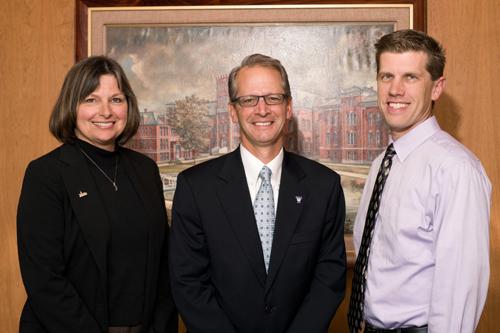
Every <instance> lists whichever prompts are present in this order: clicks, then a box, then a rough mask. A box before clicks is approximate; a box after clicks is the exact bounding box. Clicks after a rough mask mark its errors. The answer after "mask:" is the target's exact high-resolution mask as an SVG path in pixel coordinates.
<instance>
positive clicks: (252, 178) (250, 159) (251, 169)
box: [240, 145, 284, 186]
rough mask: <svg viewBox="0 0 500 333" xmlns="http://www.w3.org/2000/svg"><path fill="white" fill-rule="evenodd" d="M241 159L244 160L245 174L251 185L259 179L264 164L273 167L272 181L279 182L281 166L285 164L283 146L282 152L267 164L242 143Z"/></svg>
mask: <svg viewBox="0 0 500 333" xmlns="http://www.w3.org/2000/svg"><path fill="white" fill-rule="evenodd" d="M240 154H241V161H242V162H243V168H244V169H245V174H246V176H247V180H248V182H249V184H250V185H252V186H254V185H255V184H257V181H258V180H259V173H260V170H261V169H262V167H263V166H264V165H267V167H268V168H269V169H271V171H272V174H271V182H272V183H275V184H276V183H279V177H280V175H281V166H282V165H283V156H284V152H283V147H281V150H280V152H279V153H278V155H276V157H274V158H273V159H272V161H270V162H269V163H267V164H264V163H262V162H261V160H259V159H258V158H257V157H255V156H254V155H252V153H251V152H249V151H248V150H247V149H246V148H245V147H243V145H240Z"/></svg>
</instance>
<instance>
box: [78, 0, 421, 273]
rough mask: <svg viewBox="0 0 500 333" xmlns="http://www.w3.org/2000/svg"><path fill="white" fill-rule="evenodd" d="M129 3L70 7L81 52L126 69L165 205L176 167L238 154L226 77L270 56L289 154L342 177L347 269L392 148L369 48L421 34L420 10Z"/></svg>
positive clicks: (140, 137)
mask: <svg viewBox="0 0 500 333" xmlns="http://www.w3.org/2000/svg"><path fill="white" fill-rule="evenodd" d="M130 2H131V1H99V3H98V4H97V1H84V0H79V1H77V26H76V35H77V40H76V56H77V60H79V59H81V58H84V57H87V56H90V55H98V54H105V55H107V56H110V57H112V58H114V59H116V60H117V61H118V62H119V63H120V64H121V65H122V66H123V68H124V69H125V71H126V73H127V76H128V78H129V80H130V82H131V84H132V87H133V89H134V91H135V93H136V95H137V97H138V100H139V107H140V111H141V126H140V128H139V131H138V134H137V135H136V136H135V137H134V138H133V139H132V140H131V142H130V143H128V146H129V147H130V148H132V149H135V150H138V151H140V152H142V153H143V154H146V155H148V156H149V157H151V158H152V159H154V160H155V161H156V162H157V163H158V165H159V168H160V173H161V176H162V180H163V185H164V193H165V200H166V202H167V207H168V208H170V207H171V200H172V197H173V193H174V190H175V185H176V176H177V174H178V173H179V172H180V171H182V170H184V169H186V168H188V167H190V166H192V165H194V164H196V163H200V162H202V161H205V160H208V159H211V158H215V157H217V156H220V155H222V154H225V153H227V152H229V151H231V150H233V149H235V148H236V147H237V146H238V144H239V128H238V125H237V124H234V123H232V122H231V120H230V117H229V112H228V107H227V104H228V101H229V97H228V91H227V79H228V74H229V72H230V71H231V69H232V68H233V67H235V66H237V65H238V64H239V63H240V62H241V60H242V59H243V58H244V57H245V56H247V55H250V54H253V53H262V54H266V55H269V56H272V57H274V58H277V59H279V60H280V61H281V62H282V63H283V65H284V66H285V68H286V69H287V71H288V75H289V80H290V85H291V88H292V98H293V114H294V117H293V120H292V121H290V122H289V124H288V128H287V129H288V130H287V138H286V148H287V149H288V150H290V151H294V152H297V153H299V154H301V155H304V156H306V157H309V158H311V159H315V160H318V161H319V162H321V163H323V164H325V165H326V166H328V167H330V168H331V169H333V170H335V171H336V172H337V173H339V174H340V175H341V178H342V186H343V189H344V192H345V196H346V206H347V216H346V223H345V231H346V235H345V238H346V246H347V250H348V261H349V263H350V264H352V262H353V260H354V253H353V251H352V226H353V222H354V219H355V215H356V211H357V207H358V204H359V200H360V197H361V193H362V190H363V186H364V183H365V179H366V177H367V174H368V170H369V166H370V163H371V161H372V160H373V159H374V158H375V157H376V156H377V155H378V154H380V153H381V152H382V151H383V150H384V148H385V147H386V145H387V142H388V132H387V128H386V126H385V124H384V122H383V119H382V116H381V114H380V112H379V110H378V106H377V102H376V91H375V88H376V81H375V72H376V62H375V52H374V47H373V44H374V43H375V42H376V40H377V39H378V38H380V37H381V36H382V35H384V34H386V33H388V32H392V31H394V30H398V29H405V28H415V29H419V30H425V29H424V28H425V16H424V5H425V2H424V1H423V0H421V1H393V2H386V1H350V2H348V1H329V2H328V3H326V2H325V3H323V4H314V5H312V4H289V3H287V4H275V2H273V4H272V5H254V4H253V5H248V4H244V3H240V2H237V4H234V3H236V2H233V4H229V2H228V4H225V2H224V1H223V2H224V3H223V4H222V5H217V6H212V5H209V4H210V2H207V5H196V6H172V2H171V1H133V3H134V5H129V3H130ZM167 2H168V3H169V5H168V6H167V5H164V4H165V3H167ZM197 3H198V4H199V2H197ZM218 3H220V2H218ZM253 3H255V2H253ZM183 4H185V2H183Z"/></svg>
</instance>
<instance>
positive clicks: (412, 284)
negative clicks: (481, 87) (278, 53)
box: [354, 30, 491, 333]
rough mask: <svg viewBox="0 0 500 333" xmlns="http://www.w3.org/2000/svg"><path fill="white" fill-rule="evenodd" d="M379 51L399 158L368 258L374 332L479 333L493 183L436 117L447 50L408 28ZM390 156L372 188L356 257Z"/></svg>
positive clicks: (357, 229) (368, 325)
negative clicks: (368, 211)
mask: <svg viewBox="0 0 500 333" xmlns="http://www.w3.org/2000/svg"><path fill="white" fill-rule="evenodd" d="M375 48H376V51H377V53H376V60H377V86H378V104H379V107H380V110H381V111H382V113H383V115H384V118H385V121H386V123H387V125H388V127H389V129H390V134H391V142H392V143H393V144H394V148H395V151H396V155H395V156H394V157H393V159H392V167H391V169H390V172H389V176H388V178H387V181H386V183H385V187H384V189H383V192H382V197H381V202H380V206H379V210H378V216H376V220H375V227H374V232H373V238H372V240H371V247H370V251H369V257H368V265H367V271H366V291H365V294H364V320H365V332H391V331H394V332H432V333H461V332H473V331H474V330H475V328H476V326H477V324H478V321H479V318H480V316H481V312H482V310H483V306H484V303H485V299H486V294H487V290H488V279H489V272H490V269H489V233H488V229H489V217H490V213H489V212H490V197H491V184H490V182H489V180H488V177H487V175H486V173H485V171H484V169H483V167H482V166H481V163H480V161H479V160H478V159H477V157H476V156H474V154H472V153H471V152H470V151H469V150H468V149H467V148H466V147H464V146H463V145H462V144H461V143H459V142H458V141H457V140H455V139H454V138H453V137H452V136H450V135H449V134H447V133H446V132H444V131H443V130H441V129H440V127H439V125H438V123H437V121H436V118H435V117H434V115H433V105H434V102H435V101H436V100H437V99H438V98H439V97H440V95H441V94H442V92H443V90H444V87H445V78H444V77H443V70H444V64H445V56H444V51H443V49H442V47H441V45H439V43H438V42H437V41H435V40H434V39H433V38H431V37H429V36H427V35H426V34H424V33H421V32H417V31H413V30H401V31H396V32H393V33H391V34H388V35H385V36H383V37H382V38H381V39H380V40H379V41H378V42H377V43H376V44H375ZM382 157H383V156H382V155H381V156H379V157H378V158H377V159H375V161H374V162H373V164H372V168H371V170H370V173H369V176H368V179H367V182H366V186H365V188H364V192H363V196H362V199H361V203H360V207H359V211H358V215H357V218H356V222H355V226H354V243H355V249H356V252H358V251H359V247H360V243H361V239H362V236H363V230H364V225H365V220H366V214H367V209H368V204H369V201H370V197H371V193H372V189H373V187H374V183H375V177H376V175H377V171H378V169H379V167H380V164H381V161H382Z"/></svg>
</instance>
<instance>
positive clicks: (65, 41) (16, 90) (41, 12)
mask: <svg viewBox="0 0 500 333" xmlns="http://www.w3.org/2000/svg"><path fill="white" fill-rule="evenodd" d="M74 8H75V7H74V1H73V0H29V1H28V0H24V1H23V0H2V1H0V48H1V49H0V105H1V107H0V110H1V112H0V126H1V130H0V140H1V141H0V142H1V143H0V189H1V194H0V244H1V251H0V262H1V266H0V295H2V297H1V298H0V332H6V333H9V332H17V330H18V321H19V315H20V311H21V307H22V305H23V303H24V301H25V294H24V288H23V285H22V282H21V278H20V274H19V268H18V267H19V266H18V261H17V246H16V230H15V229H16V228H15V216H16V207H17V200H18V197H19V190H20V186H21V181H22V177H23V174H24V169H25V168H26V164H27V163H28V161H29V160H32V159H33V158H35V157H37V156H39V155H41V154H43V153H45V152H48V150H49V149H50V148H51V147H54V146H55V145H56V143H55V141H54V140H53V139H52V138H51V137H50V135H49V133H48V117H49V114H50V111H51V108H52V104H53V103H54V101H55V98H56V94H57V93H58V91H59V87H60V85H61V83H62V79H63V77H64V75H65V73H66V71H67V70H68V68H69V67H70V66H71V64H72V62H73V58H74V57H73V54H74V33H73V31H74Z"/></svg>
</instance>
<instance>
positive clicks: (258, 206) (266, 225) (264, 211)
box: [253, 165, 275, 272]
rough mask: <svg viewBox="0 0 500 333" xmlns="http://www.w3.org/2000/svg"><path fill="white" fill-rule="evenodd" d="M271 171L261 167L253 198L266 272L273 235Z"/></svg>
mask: <svg viewBox="0 0 500 333" xmlns="http://www.w3.org/2000/svg"><path fill="white" fill-rule="evenodd" d="M271 174H272V171H271V169H269V168H268V167H267V166H265V165H264V166H263V167H262V169H261V170H260V172H259V178H261V179H262V182H261V183H260V188H259V191H258V192H257V195H256V196H255V201H254V204H253V212H254V214H255V221H256V222H257V228H258V230H259V237H260V242H261V244H262V252H263V254H264V263H265V265H266V272H267V271H268V269H269V260H270V258H271V248H272V245H273V234H274V219H275V217H274V196H273V187H272V186H271Z"/></svg>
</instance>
